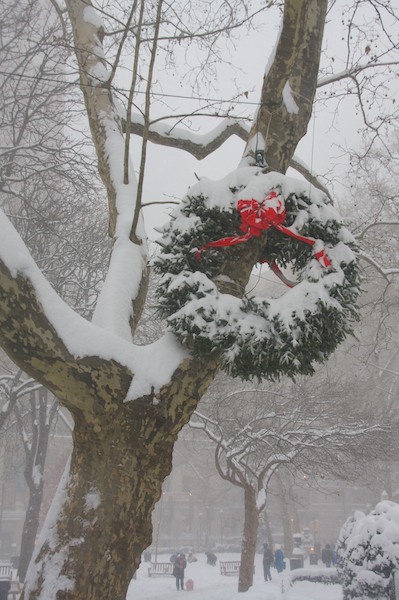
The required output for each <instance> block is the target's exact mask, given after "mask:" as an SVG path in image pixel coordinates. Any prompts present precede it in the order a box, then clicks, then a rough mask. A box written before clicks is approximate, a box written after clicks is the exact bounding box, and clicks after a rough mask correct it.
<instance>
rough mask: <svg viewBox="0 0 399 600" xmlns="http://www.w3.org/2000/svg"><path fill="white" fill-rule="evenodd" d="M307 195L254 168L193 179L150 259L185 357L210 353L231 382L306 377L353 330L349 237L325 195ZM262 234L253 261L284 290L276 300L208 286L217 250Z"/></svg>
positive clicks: (355, 289)
mask: <svg viewBox="0 0 399 600" xmlns="http://www.w3.org/2000/svg"><path fill="white" fill-rule="evenodd" d="M308 188H309V186H308V184H307V183H306V182H303V181H298V180H295V179H292V178H289V177H285V176H283V175H281V174H279V173H267V174H264V173H263V172H262V168H261V167H255V168H254V167H248V168H245V167H244V168H240V169H237V170H236V171H233V172H232V173H230V174H229V175H228V176H227V177H225V178H224V179H222V180H221V181H215V182H213V181H210V180H208V179H205V178H204V179H201V180H200V181H199V182H198V183H197V184H196V185H194V186H193V187H192V188H191V189H190V191H189V193H188V194H187V196H186V197H185V198H184V200H183V201H182V203H181V205H180V206H179V207H178V208H176V209H175V210H174V212H173V214H172V219H171V221H170V222H169V223H168V224H167V225H166V226H165V227H164V231H163V236H162V238H161V239H160V240H159V244H160V245H161V247H162V251H161V252H160V254H159V255H158V256H157V258H156V259H155V261H154V268H155V270H156V272H158V273H159V274H161V275H162V278H161V280H160V283H159V286H158V290H157V294H158V303H159V304H158V305H159V310H160V312H161V314H162V315H163V316H164V317H166V319H167V323H168V325H169V327H170V328H171V329H172V331H174V333H175V334H176V336H177V337H178V338H179V339H180V340H181V341H182V342H188V343H189V346H190V350H191V351H192V352H193V353H194V354H198V355H202V354H204V353H210V352H218V353H219V354H220V356H221V363H222V368H223V369H224V370H225V371H226V372H227V373H228V374H230V375H233V376H239V377H241V378H242V379H251V378H259V379H262V378H266V379H270V380H276V379H279V378H280V377H281V376H282V375H288V376H290V377H295V376H296V375H298V374H311V373H313V371H314V364H315V363H317V362H323V361H325V360H326V359H327V357H328V356H329V355H330V354H331V352H333V351H334V350H335V348H336V347H337V345H338V344H339V343H340V342H341V341H343V340H344V339H345V337H346V335H347V334H348V333H351V331H352V329H351V321H353V320H355V319H356V318H357V314H358V312H357V306H356V300H357V297H358V295H359V292H360V280H359V272H358V267H357V262H356V246H355V243H354V239H353V237H352V236H351V234H350V233H349V232H348V231H347V229H346V228H345V227H344V226H343V223H342V220H341V218H340V216H339V214H338V213H337V212H336V210H335V209H334V208H333V206H332V205H331V203H330V202H329V200H328V198H327V197H326V196H325V195H324V194H323V193H322V192H320V191H319V190H315V189H313V190H312V193H311V194H310V193H309V189H308ZM264 231H267V232H268V233H267V236H265V246H264V248H263V250H262V251H261V255H260V256H259V258H258V261H259V262H268V263H269V265H270V268H271V269H272V270H273V271H274V272H276V273H277V275H278V276H279V277H280V278H282V279H283V280H285V283H287V286H288V289H287V291H286V292H285V293H284V294H283V295H282V296H280V297H279V298H278V299H274V298H258V297H256V296H249V295H246V294H244V295H243V297H242V298H237V297H235V296H232V295H230V294H226V293H221V292H220V291H219V289H218V285H217V281H218V280H222V281H223V278H225V277H226V275H224V273H225V271H224V269H225V266H226V262H228V261H229V259H230V255H229V252H226V251H225V252H223V251H222V249H223V248H226V250H228V249H229V248H230V247H233V246H237V245H239V244H242V243H245V244H248V243H251V239H252V238H259V236H261V235H262V232H264ZM209 240H211V241H209ZM280 266H281V267H287V266H289V267H290V268H291V270H292V272H293V273H294V274H295V275H296V276H297V278H298V281H297V282H296V283H292V282H290V281H288V280H287V279H286V278H285V276H284V275H283V273H282V272H281V270H280ZM229 272H231V264H230V271H229Z"/></svg>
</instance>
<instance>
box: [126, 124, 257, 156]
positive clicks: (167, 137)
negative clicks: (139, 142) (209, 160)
mask: <svg viewBox="0 0 399 600" xmlns="http://www.w3.org/2000/svg"><path fill="white" fill-rule="evenodd" d="M130 130H131V133H134V134H136V135H139V136H142V134H143V131H144V120H143V118H142V117H141V115H140V114H138V113H136V114H135V115H134V116H133V117H132V122H131V125H130ZM248 132H249V126H248V124H247V122H246V121H244V120H242V119H240V120H238V119H234V118H231V117H226V118H225V119H223V120H222V121H221V122H220V123H219V124H218V126H217V127H215V128H214V129H213V130H211V131H210V132H209V133H206V134H204V133H195V132H194V131H190V130H188V129H184V128H183V127H174V126H168V125H166V124H165V123H160V122H159V121H157V122H155V123H152V124H151V125H150V128H149V131H148V139H149V140H150V142H153V143H154V144H160V145H162V146H169V147H172V148H177V149H179V150H184V151H185V152H188V153H189V154H192V155H193V156H194V157H195V158H196V159H198V160H202V159H203V158H205V157H206V156H208V155H209V154H211V153H212V152H214V151H215V150H217V149H218V148H220V146H222V144H224V143H225V142H226V140H228V139H229V138H230V137H231V136H232V135H236V136H237V137H239V138H240V139H241V140H243V141H246V140H247V139H248Z"/></svg>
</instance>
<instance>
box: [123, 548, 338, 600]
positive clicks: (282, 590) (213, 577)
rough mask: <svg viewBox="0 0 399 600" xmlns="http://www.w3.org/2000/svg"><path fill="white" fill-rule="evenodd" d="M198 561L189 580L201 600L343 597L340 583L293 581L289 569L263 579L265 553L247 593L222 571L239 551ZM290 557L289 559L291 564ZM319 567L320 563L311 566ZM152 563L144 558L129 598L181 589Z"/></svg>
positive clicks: (155, 599)
mask: <svg viewBox="0 0 399 600" xmlns="http://www.w3.org/2000/svg"><path fill="white" fill-rule="evenodd" d="M197 558H198V561H197V562H195V563H190V564H188V565H187V568H186V572H185V582H187V580H188V579H192V580H193V581H194V590H193V591H192V592H187V591H184V592H183V594H190V595H189V598H193V600H194V599H195V598H197V599H198V600H342V589H341V587H340V586H339V585H323V584H320V583H310V582H307V581H306V582H297V583H294V584H293V585H292V586H290V585H289V572H288V571H285V572H284V573H282V574H278V573H277V571H276V570H275V569H273V568H272V570H271V571H272V581H268V582H267V583H266V582H265V581H264V580H263V567H262V555H261V554H257V555H256V562H255V575H254V585H253V586H252V587H251V589H250V590H249V591H248V592H246V593H245V594H239V593H238V592H237V583H238V577H237V576H229V577H226V576H222V575H220V569H219V560H220V559H221V560H240V556H239V554H219V555H218V562H217V563H216V566H215V567H211V566H210V565H207V564H206V557H205V554H198V555H197ZM168 561H169V555H167V556H166V555H159V556H158V562H168ZM288 565H289V561H287V567H288ZM305 566H306V567H307V568H309V569H314V570H318V569H320V567H308V565H306V563H305ZM148 567H149V563H145V562H142V564H141V566H140V569H139V570H138V571H137V579H136V580H133V581H132V583H131V584H130V587H129V591H128V594H127V599H126V600H168V599H169V598H170V599H171V598H176V595H178V594H181V592H180V591H179V592H178V591H177V590H176V583H175V578H174V577H172V576H169V577H148Z"/></svg>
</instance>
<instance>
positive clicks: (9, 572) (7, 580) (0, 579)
mask: <svg viewBox="0 0 399 600" xmlns="http://www.w3.org/2000/svg"><path fill="white" fill-rule="evenodd" d="M1 588H3V589H1ZM0 590H1V591H2V592H3V595H4V592H7V600H18V599H19V597H20V595H21V587H20V584H19V581H18V578H16V577H15V571H14V569H13V566H12V564H11V563H10V562H0Z"/></svg>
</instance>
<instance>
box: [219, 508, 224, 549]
mask: <svg viewBox="0 0 399 600" xmlns="http://www.w3.org/2000/svg"><path fill="white" fill-rule="evenodd" d="M219 515H220V543H221V544H223V534H224V531H223V529H224V523H223V508H221V509H220V511H219Z"/></svg>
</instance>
